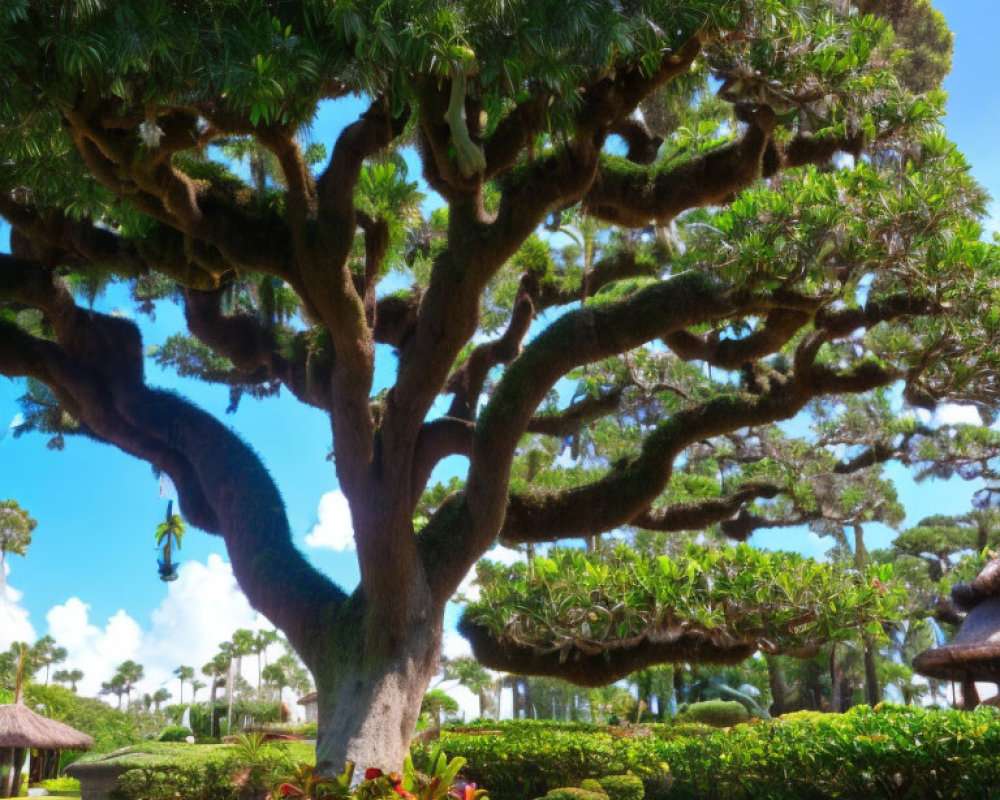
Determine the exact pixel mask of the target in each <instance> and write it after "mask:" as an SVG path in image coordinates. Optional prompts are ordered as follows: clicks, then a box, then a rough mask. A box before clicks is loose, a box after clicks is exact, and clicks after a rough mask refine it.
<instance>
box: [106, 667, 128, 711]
mask: <svg viewBox="0 0 1000 800" xmlns="http://www.w3.org/2000/svg"><path fill="white" fill-rule="evenodd" d="M125 691H126V690H125V678H124V677H122V675H120V674H119V673H117V672H116V673H115V674H114V675H112V676H111V680H110V681H104V683H102V684H101V691H100V693H101V694H113V695H115V696H116V697H117V698H118V708H121V707H122V697H124V696H125Z"/></svg>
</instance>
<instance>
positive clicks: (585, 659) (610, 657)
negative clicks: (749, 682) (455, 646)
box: [458, 617, 757, 686]
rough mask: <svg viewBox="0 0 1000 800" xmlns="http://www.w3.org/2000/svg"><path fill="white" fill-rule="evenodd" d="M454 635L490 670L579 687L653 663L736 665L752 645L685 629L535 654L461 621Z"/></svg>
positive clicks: (754, 646)
mask: <svg viewBox="0 0 1000 800" xmlns="http://www.w3.org/2000/svg"><path fill="white" fill-rule="evenodd" d="M458 631H459V633H461V634H462V636H464V637H465V638H466V639H468V641H469V644H470V645H472V653H473V655H474V656H475V657H476V660H477V661H478V662H479V663H480V664H482V665H483V666H486V667H489V668H490V669H496V670H501V671H503V672H510V673H513V674H515V675H549V676H551V677H554V678H561V679H563V680H567V681H570V682H571V683H575V684H578V685H580V686H607V685H608V684H609V683H614V682H615V681H616V680H620V679H621V678H624V677H626V676H627V675H630V674H631V673H633V672H635V671H636V670H640V669H644V668H645V667H650V666H654V665H657V664H665V663H677V662H690V663H695V664H738V663H739V662H741V661H743V660H745V659H747V658H749V657H750V656H752V655H753V654H754V653H755V652H756V650H757V644H756V643H747V642H742V641H735V640H728V638H727V639H726V640H723V639H722V637H719V636H717V635H713V634H712V633H710V632H707V631H703V630H701V629H699V628H696V627H694V626H691V625H679V626H677V627H676V628H672V629H664V630H659V631H656V632H655V633H649V634H647V635H644V636H643V637H641V639H640V640H639V641H636V642H629V643H628V644H627V645H621V646H614V645H609V646H608V647H607V648H606V649H605V650H604V651H603V652H601V653H585V652H582V651H581V650H579V649H576V648H568V649H566V650H561V649H557V650H551V651H542V652H540V651H538V650H535V649H534V648H530V647H524V646H519V645H514V644H510V643H506V642H505V643H501V642H498V641H497V640H496V639H495V638H494V637H493V636H492V635H491V634H490V632H489V630H488V629H487V628H486V627H485V626H482V625H477V624H475V623H472V622H470V621H469V620H467V619H465V618H464V617H463V618H462V620H461V621H460V622H459V624H458Z"/></svg>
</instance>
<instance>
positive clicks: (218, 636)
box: [46, 555, 277, 701]
mask: <svg viewBox="0 0 1000 800" xmlns="http://www.w3.org/2000/svg"><path fill="white" fill-rule="evenodd" d="M46 620H47V621H48V624H49V634H50V635H51V636H52V637H53V638H55V640H56V641H57V642H58V643H59V644H60V645H61V646H63V647H65V648H66V649H67V651H68V657H67V659H66V662H65V664H61V665H60V667H64V668H67V669H80V670H82V671H83V673H84V678H83V680H82V681H81V682H80V684H79V691H80V693H81V694H84V695H96V694H97V692H98V691H99V690H100V686H101V683H102V682H103V681H107V680H108V679H109V678H110V677H111V676H112V674H114V671H115V668H116V667H117V666H118V665H119V664H120V663H121V662H123V661H126V660H128V659H132V660H134V661H137V662H139V663H140V664H142V665H143V667H144V669H145V677H144V678H143V680H142V681H141V682H140V683H139V684H138V686H137V689H138V694H140V695H141V694H142V693H145V692H149V693H152V692H154V691H155V690H156V689H157V688H159V687H160V686H165V687H166V688H167V690H168V691H170V692H171V693H173V695H174V698H173V699H174V700H175V701H176V700H177V699H178V693H179V688H180V686H179V683H178V681H177V679H176V677H174V675H173V671H174V669H176V668H177V667H178V666H180V665H181V664H186V665H188V666H192V667H194V668H195V671H196V672H197V673H198V677H199V679H202V676H201V674H200V673H201V666H202V664H204V663H206V662H207V661H209V660H210V659H211V658H212V657H213V656H214V655H215V654H216V653H217V652H218V649H219V644H220V643H221V642H223V641H226V640H228V639H229V638H230V637H231V636H232V634H233V631H235V630H236V629H237V628H249V629H250V630H259V629H261V628H269V629H270V628H272V627H273V626H272V625H271V624H270V623H269V622H268V621H267V620H266V619H265V618H264V617H262V616H261V615H260V614H258V613H257V612H255V611H254V610H253V609H252V608H251V607H250V604H249V602H247V599H246V597H245V596H244V594H243V592H242V591H240V589H239V587H238V586H237V584H236V579H235V578H234V577H233V572H232V567H231V566H230V565H229V563H228V562H226V561H224V560H223V559H222V558H221V557H219V556H217V555H210V556H209V557H208V560H207V562H205V563H201V562H199V561H185V562H184V563H183V564H182V565H181V567H180V569H179V571H178V579H177V580H176V581H175V582H173V583H169V584H167V594H166V597H164V599H163V600H162V602H161V603H160V604H159V605H158V606H157V607H156V608H155V609H154V610H153V612H152V614H151V615H150V622H151V624H150V626H149V627H148V628H147V629H143V627H142V626H141V625H140V624H139V623H138V622H137V621H136V620H135V619H133V618H132V617H131V616H129V615H128V614H127V613H126V612H125V611H124V610H122V611H118V612H117V613H116V614H114V615H113V616H112V617H111V618H110V619H109V620H108V621H107V622H106V623H105V624H104V626H103V627H100V626H99V625H97V624H95V623H94V621H92V620H91V610H90V606H89V605H87V604H86V603H85V602H84V601H83V600H81V599H80V598H78V597H71V598H69V599H68V600H67V601H66V602H65V603H63V604H62V605H57V606H55V607H53V608H52V609H51V610H50V611H49V613H48V614H47V615H46ZM270 655H271V654H269V657H270ZM274 655H277V652H275V654H274ZM243 676H244V677H245V678H246V679H247V680H249V681H250V682H251V684H256V682H257V659H256V658H255V657H253V656H251V657H249V658H245V659H244V663H243ZM188 691H189V689H188V687H187V686H185V698H190V694H188ZM204 696H205V695H204V694H202V697H204Z"/></svg>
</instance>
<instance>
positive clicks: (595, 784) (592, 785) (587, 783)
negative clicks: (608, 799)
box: [580, 778, 607, 794]
mask: <svg viewBox="0 0 1000 800" xmlns="http://www.w3.org/2000/svg"><path fill="white" fill-rule="evenodd" d="M580 788H581V789H586V790H587V791H588V792H598V793H599V794H607V792H605V791H604V789H602V788H601V784H600V782H599V781H596V780H594V779H593V778H587V779H586V780H584V781H581V782H580Z"/></svg>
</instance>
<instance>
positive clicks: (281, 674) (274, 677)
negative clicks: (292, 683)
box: [261, 664, 288, 703]
mask: <svg viewBox="0 0 1000 800" xmlns="http://www.w3.org/2000/svg"><path fill="white" fill-rule="evenodd" d="M261 677H262V678H263V680H264V683H265V684H266V685H268V686H273V687H274V689H275V691H276V694H277V698H278V702H279V703H281V702H282V700H283V698H282V691H283V690H284V688H285V687H286V686H288V678H287V676H286V675H285V670H284V669H282V668H281V666H279V665H278V664H268V665H267V666H266V667H264V669H263V671H262V673H261Z"/></svg>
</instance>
